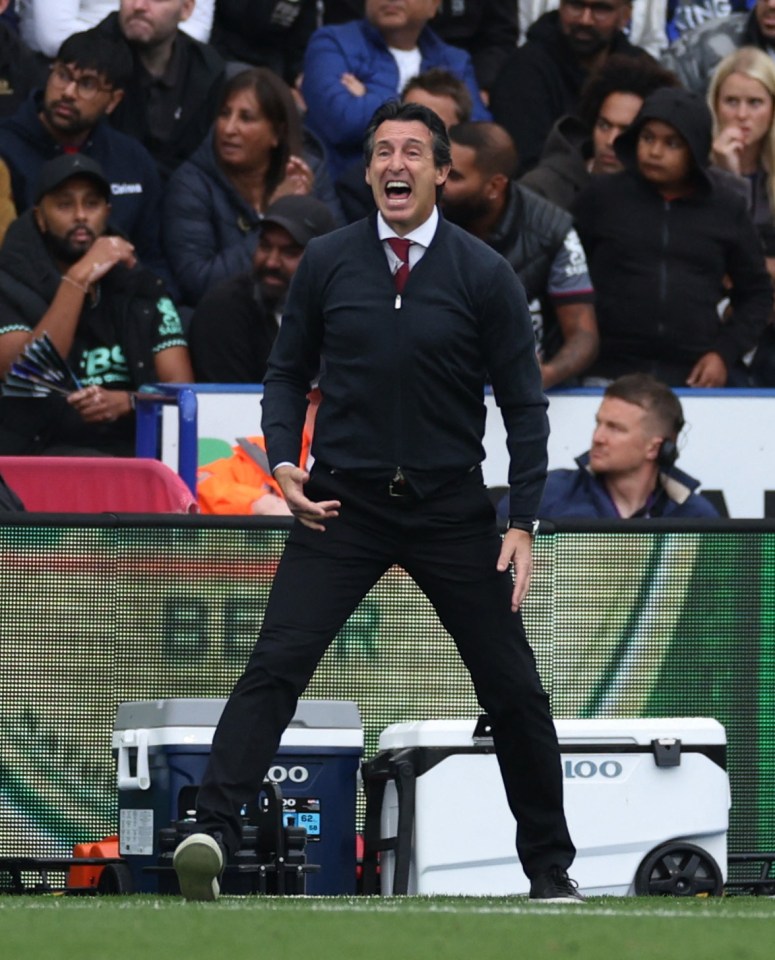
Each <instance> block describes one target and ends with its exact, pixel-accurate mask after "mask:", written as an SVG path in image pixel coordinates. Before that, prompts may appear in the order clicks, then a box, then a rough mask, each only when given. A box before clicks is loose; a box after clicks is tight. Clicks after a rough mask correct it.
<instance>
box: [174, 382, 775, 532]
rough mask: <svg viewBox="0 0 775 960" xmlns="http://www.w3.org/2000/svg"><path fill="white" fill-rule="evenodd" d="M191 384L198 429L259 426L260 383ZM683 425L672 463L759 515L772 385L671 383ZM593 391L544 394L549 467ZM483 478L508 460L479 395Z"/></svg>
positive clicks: (574, 450) (564, 453)
mask: <svg viewBox="0 0 775 960" xmlns="http://www.w3.org/2000/svg"><path fill="white" fill-rule="evenodd" d="M216 389H217V388H213V387H209V388H205V390H201V391H200V390H197V398H198V435H199V438H200V440H201V439H202V438H205V437H207V438H217V439H221V440H225V441H227V442H228V443H230V444H233V443H234V441H235V439H236V437H241V436H249V435H253V434H258V433H260V432H261V408H260V401H261V390H260V388H254V389H252V390H250V391H246V392H228V393H219V392H216ZM676 393H677V394H678V396H679V397H680V399H681V403H682V405H683V409H684V418H685V420H686V427H685V429H684V431H683V433H682V435H681V438H680V440H679V444H678V446H679V450H680V460H679V466H680V467H681V469H682V470H685V471H686V472H687V473H689V474H691V476H693V477H696V478H697V479H699V480H700V481H701V483H702V487H703V488H704V489H706V490H720V491H721V492H722V493H723V494H724V497H725V500H726V504H727V509H728V511H729V516H730V517H735V518H739V519H740V518H761V517H764V515H765V513H764V504H765V492H766V491H768V490H773V491H775V425H774V421H775V391H769V390H767V391H763V390H757V391H753V390H747V391H746V390H707V391H700V390H684V391H681V390H677V391H676ZM601 394H602V391H599V390H578V391H562V392H558V393H553V394H550V396H549V420H550V424H551V435H550V438H549V468H550V469H554V468H557V467H572V466H573V465H574V463H573V461H574V458H575V457H577V456H578V455H579V454H581V453H583V452H584V451H585V450H587V449H588V447H589V444H590V441H591V437H592V430H593V427H594V420H595V413H596V411H597V408H598V406H599V405H600V396H601ZM486 402H487V407H488V413H487V429H486V434H485V450H486V451H487V457H486V459H485V462H484V465H483V466H484V477H485V481H486V483H487V484H488V485H489V486H498V485H501V484H505V483H506V475H507V470H508V459H507V454H506V440H505V432H504V429H503V422H502V420H501V417H500V412H499V411H498V409H497V407H496V405H495V401H494V399H493V397H492V396H490V395H488V396H487V398H486ZM162 437H163V439H162V459H163V460H164V462H165V463H167V464H168V465H169V466H171V467H172V468H173V469H177V466H178V443H177V421H176V412H175V408H173V407H165V408H164V418H163V432H162Z"/></svg>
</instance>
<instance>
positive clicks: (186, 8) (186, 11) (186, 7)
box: [179, 0, 196, 23]
mask: <svg viewBox="0 0 775 960" xmlns="http://www.w3.org/2000/svg"><path fill="white" fill-rule="evenodd" d="M195 6H196V0H183V6H182V7H181V8H180V21H179V22H180V23H182V22H183V21H184V20H188V18H189V17H190V16H191V14H192V13H193V12H194V7H195Z"/></svg>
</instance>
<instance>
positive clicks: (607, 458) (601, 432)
mask: <svg viewBox="0 0 775 960" xmlns="http://www.w3.org/2000/svg"><path fill="white" fill-rule="evenodd" d="M595 422H596V426H595V431H594V433H593V434H592V449H591V450H590V453H589V465H590V467H591V468H592V470H593V471H594V472H595V473H606V474H618V475H623V474H627V473H634V472H636V471H637V470H639V469H641V468H642V467H643V465H644V463H646V462H652V461H655V460H656V458H657V454H658V452H659V446H660V444H661V442H662V440H663V439H664V437H660V436H655V434H654V430H653V428H652V426H651V418H650V416H649V414H648V413H647V412H646V411H645V410H644V409H643V408H642V407H639V406H638V405H637V404H635V403H628V402H627V401H626V400H620V399H619V398H618V397H604V398H603V402H602V403H601V404H600V409H599V410H598V411H597V416H596V418H595Z"/></svg>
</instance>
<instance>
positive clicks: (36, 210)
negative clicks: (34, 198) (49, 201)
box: [32, 206, 46, 233]
mask: <svg viewBox="0 0 775 960" xmlns="http://www.w3.org/2000/svg"><path fill="white" fill-rule="evenodd" d="M32 214H33V216H34V217H35V223H36V224H37V225H38V230H40V232H41V233H46V220H45V218H44V216H43V213H42V212H41V209H40V207H38V206H34V207H33V208H32Z"/></svg>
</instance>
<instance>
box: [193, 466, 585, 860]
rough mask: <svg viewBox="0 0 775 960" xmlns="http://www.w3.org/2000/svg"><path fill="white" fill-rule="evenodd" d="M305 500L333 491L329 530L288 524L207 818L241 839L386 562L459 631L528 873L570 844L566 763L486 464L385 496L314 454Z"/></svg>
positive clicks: (229, 843)
mask: <svg viewBox="0 0 775 960" xmlns="http://www.w3.org/2000/svg"><path fill="white" fill-rule="evenodd" d="M306 492H307V494H308V496H310V498H311V499H313V500H332V499H337V500H341V503H342V507H341V510H340V515H339V517H338V518H336V519H334V520H330V521H329V522H328V524H327V528H326V531H325V532H324V533H321V532H320V531H315V530H309V529H308V528H306V527H305V526H303V524H301V523H299V522H297V523H295V524H294V527H293V529H292V531H291V533H290V535H289V537H288V540H287V542H286V546H285V550H284V553H283V556H282V558H281V560H280V564H279V566H278V569H277V573H276V576H275V579H274V583H273V585H272V590H271V593H270V596H269V601H268V604H267V609H266V615H265V617H264V623H263V626H262V629H261V634H260V637H259V639H258V642H257V643H256V647H255V649H254V651H253V653H252V655H251V657H250V659H249V661H248V664H247V666H246V668H245V672H244V673H243V675H242V676H241V678H240V679H239V680H238V681H237V684H236V685H235V687H234V690H233V692H232V694H231V697H230V698H229V700H228V702H227V704H226V707H225V709H224V712H223V715H222V717H221V720H220V723H219V724H218V728H217V730H216V732H215V736H214V739H213V745H212V751H211V754H210V761H209V764H208V768H207V771H206V773H205V777H204V780H203V783H202V785H201V788H200V791H199V799H198V809H197V820H198V824H199V827H200V829H201V830H203V831H205V832H208V833H216V832H220V833H221V834H222V836H223V842H224V845H225V846H226V849H227V851H228V852H229V853H230V854H233V853H234V852H235V851H236V849H238V848H239V843H240V808H241V806H242V805H243V804H244V803H246V802H248V801H249V800H252V799H254V798H255V797H256V796H257V795H258V793H259V792H260V789H261V783H262V781H263V778H264V776H265V774H266V771H267V769H268V768H269V765H270V763H271V761H272V759H273V758H274V756H275V754H276V752H277V748H278V745H279V742H280V738H281V736H282V734H283V731H284V730H285V728H286V726H287V725H288V724H289V723H290V721H291V719H292V717H293V714H294V711H295V709H296V702H297V699H298V697H299V695H300V694H301V693H302V692H303V691H304V689H305V687H306V686H307V684H308V683H309V680H310V678H311V677H312V674H313V673H314V671H315V668H316V666H317V664H318V662H319V661H320V659H321V657H322V656H323V654H324V653H325V651H326V649H327V648H328V645H329V644H330V643H331V641H332V640H333V639H334V637H335V636H336V634H337V633H338V632H339V630H340V629H341V627H342V626H343V625H344V623H345V621H346V620H347V618H348V617H349V616H350V614H351V613H352V612H353V611H354V610H355V608H356V607H357V605H358V603H359V602H360V601H361V600H362V598H363V597H364V596H365V595H366V594H367V593H368V591H369V590H370V589H371V587H372V586H373V585H374V584H375V583H376V582H377V580H379V578H380V577H381V576H382V574H383V573H385V571H386V570H388V569H389V568H390V567H391V566H392V565H393V564H399V565H400V566H402V567H403V568H404V569H405V570H406V571H407V573H408V574H409V575H410V576H411V577H412V578H413V579H414V580H415V582H416V583H417V585H418V586H419V587H420V589H421V590H422V591H423V592H424V593H425V594H426V596H427V597H428V599H429V600H430V601H431V603H432V604H433V606H434V608H435V609H436V612H437V613H438V616H439V618H440V620H441V622H442V624H443V625H444V627H445V628H446V629H447V631H448V632H449V633H450V635H451V636H452V637H453V639H454V641H455V643H456V645H457V648H458V651H459V652H460V655H461V657H462V659H463V661H464V663H465V665H466V667H467V668H468V670H469V672H470V674H471V677H472V679H473V682H474V687H475V690H476V694H477V697H478V700H479V703H480V704H481V706H482V708H483V709H484V710H485V711H486V713H487V714H488V715H489V717H490V720H491V722H492V725H493V738H494V745H495V752H496V755H497V758H498V762H499V765H500V769H501V773H502V776H503V782H504V784H505V787H506V794H507V797H508V802H509V806H510V808H511V810H512V812H513V814H514V816H515V818H516V820H517V852H518V854H519V858H520V861H521V863H522V866H523V869H524V870H525V873H526V874H527V875H528V877H532V876H535V874H536V873H539V872H541V871H542V870H545V869H546V868H547V867H549V866H552V865H557V866H560V867H563V868H567V867H568V866H569V865H570V864H571V862H572V860H573V857H574V855H575V848H574V846H573V843H572V842H571V839H570V836H569V834H568V829H567V825H566V822H565V815H564V812H563V806H562V773H561V768H560V754H559V747H558V744H557V736H556V733H555V729H554V725H553V723H552V720H551V716H550V711H549V700H548V697H547V696H546V693H545V692H544V690H543V687H542V686H541V681H540V679H539V676H538V672H537V670H536V664H535V659H534V657H533V652H532V650H531V649H530V646H529V644H528V642H527V639H526V636H525V631H524V628H523V626H522V618H521V616H520V615H519V613H512V612H511V608H510V604H511V591H512V579H511V575H510V574H509V573H499V572H498V571H497V570H496V561H497V558H498V553H499V550H500V543H501V540H500V537H499V535H498V532H497V529H496V526H495V514H494V510H493V508H492V506H491V504H490V501H489V498H488V496H487V493H486V489H485V487H484V484H483V482H482V475H481V471H479V470H475V471H473V472H471V473H468V474H466V475H464V476H463V477H459V478H457V479H455V480H453V481H451V482H450V483H448V484H446V485H445V486H444V487H443V488H441V489H440V490H438V491H437V492H436V493H435V494H434V495H433V496H432V497H430V498H428V499H415V498H413V497H404V498H398V499H396V498H393V497H390V496H389V494H388V487H387V483H385V484H377V483H365V482H362V481H360V480H354V479H353V478H351V477H346V476H342V475H341V474H332V473H331V472H330V471H328V470H327V469H325V468H323V467H322V466H320V465H316V467H315V468H313V473H312V478H311V480H310V481H309V483H308V484H307V490H306Z"/></svg>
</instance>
